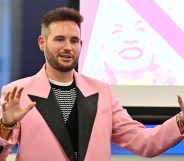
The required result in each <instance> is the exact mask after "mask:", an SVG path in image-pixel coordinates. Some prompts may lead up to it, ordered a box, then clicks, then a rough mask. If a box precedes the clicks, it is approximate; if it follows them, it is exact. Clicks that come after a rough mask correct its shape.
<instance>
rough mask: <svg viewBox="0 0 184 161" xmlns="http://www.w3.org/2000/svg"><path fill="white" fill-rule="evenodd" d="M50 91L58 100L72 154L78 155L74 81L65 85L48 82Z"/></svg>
mask: <svg viewBox="0 0 184 161" xmlns="http://www.w3.org/2000/svg"><path fill="white" fill-rule="evenodd" d="M50 84H51V87H52V90H53V92H54V94H55V96H56V98H57V100H58V103H59V107H60V109H61V112H62V114H63V119H64V122H65V124H66V127H67V130H68V133H69V135H70V138H71V141H72V144H73V149H74V154H75V156H76V158H77V153H78V109H77V93H76V86H75V81H73V82H71V83H67V84H63V83H59V82H55V81H52V80H50Z"/></svg>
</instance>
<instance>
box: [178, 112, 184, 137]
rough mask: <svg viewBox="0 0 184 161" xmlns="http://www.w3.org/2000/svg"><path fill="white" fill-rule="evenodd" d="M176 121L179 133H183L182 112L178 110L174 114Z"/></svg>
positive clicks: (183, 118) (183, 115)
mask: <svg viewBox="0 0 184 161" xmlns="http://www.w3.org/2000/svg"><path fill="white" fill-rule="evenodd" d="M176 122H177V125H178V128H179V130H180V132H181V134H184V114H183V112H180V113H179V114H177V115H176Z"/></svg>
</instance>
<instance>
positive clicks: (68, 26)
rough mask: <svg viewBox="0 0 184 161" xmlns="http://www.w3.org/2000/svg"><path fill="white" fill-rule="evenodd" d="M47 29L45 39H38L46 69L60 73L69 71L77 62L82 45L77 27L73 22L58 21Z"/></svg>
mask: <svg viewBox="0 0 184 161" xmlns="http://www.w3.org/2000/svg"><path fill="white" fill-rule="evenodd" d="M48 29H49V33H48V36H47V38H43V37H42V36H41V37H40V38H39V45H40V48H41V50H42V51H44V54H45V59H46V65H47V67H48V68H54V69H56V70H58V71H61V72H68V71H71V70H72V69H73V68H75V66H76V64H77V62H78V58H79V55H80V50H81V45H82V42H81V40H80V29H79V27H78V25H77V24H76V23H75V22H73V21H58V22H54V23H51V24H50V25H49V28H48Z"/></svg>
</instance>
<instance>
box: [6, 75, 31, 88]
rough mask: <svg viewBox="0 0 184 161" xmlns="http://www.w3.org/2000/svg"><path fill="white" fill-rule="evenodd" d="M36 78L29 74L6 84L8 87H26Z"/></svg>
mask: <svg viewBox="0 0 184 161" xmlns="http://www.w3.org/2000/svg"><path fill="white" fill-rule="evenodd" d="M33 78H34V76H29V77H25V78H20V79H17V80H14V81H12V82H9V83H8V84H6V85H5V86H6V87H7V88H11V87H15V86H18V87H24V86H26V85H27V84H29V83H30V81H31V80H32V79H33Z"/></svg>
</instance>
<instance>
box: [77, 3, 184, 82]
mask: <svg viewBox="0 0 184 161" xmlns="http://www.w3.org/2000/svg"><path fill="white" fill-rule="evenodd" d="M164 2H165V3H164ZM94 3H95V5H94V6H91V8H93V9H94V13H93V19H92V20H91V21H92V22H90V23H91V24H88V25H91V26H92V27H91V30H89V26H87V24H84V26H82V33H83V34H82V39H83V41H84V44H85V43H86V42H87V43H88V42H89V43H88V44H87V46H84V48H83V49H82V53H81V57H82V58H81V59H80V62H79V63H80V64H79V72H80V73H82V74H85V75H88V76H90V77H94V78H96V79H99V80H102V81H105V82H107V83H109V84H111V85H183V84H184V74H183V71H184V60H183V57H184V55H182V54H184V47H183V46H184V45H182V43H183V42H184V41H183V40H184V34H183V28H184V24H182V23H181V22H183V23H184V21H183V20H182V16H180V15H178V14H179V13H181V10H180V9H179V8H178V7H179V6H182V5H181V4H179V3H177V6H176V4H175V2H174V1H170V3H169V4H168V2H166V1H159V0H156V1H151V0H150V1H147V2H146V1H141V3H140V1H135V0H134V1H133V0H100V1H98V2H97V1H96V2H94ZM144 3H145V7H144ZM180 3H184V2H182V1H180ZM146 5H147V6H148V5H149V8H147V7H146ZM174 5H175V7H174ZM173 8H175V10H173ZM81 12H82V14H83V15H86V14H85V9H84V8H81ZM83 12H84V13H83ZM91 17H92V16H91ZM178 17H179V18H180V19H178ZM89 18H90V17H86V16H85V21H86V19H89ZM85 21H84V23H85ZM87 22H88V21H87ZM87 22H86V23H87ZM182 25H183V26H182Z"/></svg>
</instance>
